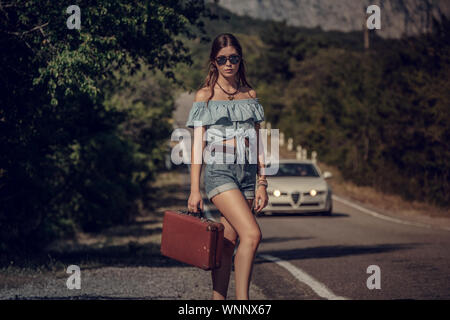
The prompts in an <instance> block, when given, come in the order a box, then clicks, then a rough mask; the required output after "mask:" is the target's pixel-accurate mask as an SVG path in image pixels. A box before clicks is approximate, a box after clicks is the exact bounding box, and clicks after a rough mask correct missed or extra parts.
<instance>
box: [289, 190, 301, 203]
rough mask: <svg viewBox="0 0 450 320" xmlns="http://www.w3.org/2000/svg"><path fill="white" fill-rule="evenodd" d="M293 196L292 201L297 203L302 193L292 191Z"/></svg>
mask: <svg viewBox="0 0 450 320" xmlns="http://www.w3.org/2000/svg"><path fill="white" fill-rule="evenodd" d="M291 198H292V201H294V203H297V202H298V199H299V198H300V193H299V192H292V193H291Z"/></svg>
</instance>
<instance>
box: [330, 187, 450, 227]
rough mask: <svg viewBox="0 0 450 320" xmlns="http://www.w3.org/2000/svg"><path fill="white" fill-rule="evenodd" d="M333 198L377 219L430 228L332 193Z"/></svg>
mask: <svg viewBox="0 0 450 320" xmlns="http://www.w3.org/2000/svg"><path fill="white" fill-rule="evenodd" d="M333 200H337V201H340V202H342V203H344V204H346V205H348V206H350V207H353V208H355V209H358V210H359V211H361V212H364V213H367V214H370V215H371V216H373V217H376V218H379V219H383V220H386V221H390V222H395V223H400V224H405V225H410V226H416V227H422V228H428V229H430V228H431V226H430V225H427V224H423V223H418V222H410V221H404V220H400V219H396V218H392V217H388V216H385V215H383V214H380V213H377V212H375V211H372V210H369V209H367V208H364V207H362V206H360V205H357V204H355V203H352V202H350V201H348V200H345V199H343V198H341V197H339V196H337V195H334V194H333ZM439 229H443V230H447V231H450V228H446V227H440V228H439Z"/></svg>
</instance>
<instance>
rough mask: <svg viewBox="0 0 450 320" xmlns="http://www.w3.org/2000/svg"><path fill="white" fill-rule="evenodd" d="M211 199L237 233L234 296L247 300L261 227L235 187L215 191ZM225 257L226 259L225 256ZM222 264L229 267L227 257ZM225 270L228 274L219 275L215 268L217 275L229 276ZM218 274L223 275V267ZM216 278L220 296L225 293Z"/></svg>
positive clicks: (247, 203)
mask: <svg viewBox="0 0 450 320" xmlns="http://www.w3.org/2000/svg"><path fill="white" fill-rule="evenodd" d="M211 200H212V202H213V203H214V205H215V206H216V207H217V209H219V211H220V212H221V213H222V215H223V216H224V217H225V218H226V221H227V222H228V223H229V225H230V226H231V227H232V228H233V229H234V231H235V233H236V234H237V235H238V236H239V246H238V249H237V252H236V256H235V259H234V266H235V279H236V299H238V300H248V291H249V286H250V278H251V273H252V268H253V261H254V257H255V253H256V250H257V249H258V245H259V242H260V240H261V230H260V228H259V226H258V223H257V222H256V219H255V217H254V216H253V214H252V212H251V210H250V206H249V203H250V204H251V203H252V202H251V201H250V200H248V201H246V200H245V198H244V197H243V195H242V193H241V191H239V190H238V189H232V190H228V191H225V192H222V193H219V194H218V195H216V196H214V197H213V198H212V199H211ZM230 251H231V250H230ZM226 259H227V260H228V259H229V258H228V256H227V258H226ZM226 268H231V261H230V265H229V267H228V266H227V267H226ZM224 270H225V268H224ZM227 273H228V276H223V277H219V275H220V274H221V273H220V271H219V272H218V276H217V278H220V279H221V280H226V279H228V280H229V270H228V271H227ZM222 275H225V271H224V273H223V274H222ZM220 279H219V283H217V282H215V283H216V285H217V286H216V288H217V289H218V290H221V293H219V292H216V293H219V294H220V295H221V296H222V297H223V298H224V297H226V293H225V294H222V293H224V292H223V290H224V286H223V283H222V282H221V281H220ZM213 283H214V280H213ZM219 284H220V285H219ZM227 287H228V285H227ZM218 298H220V297H218Z"/></svg>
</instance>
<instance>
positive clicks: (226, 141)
mask: <svg viewBox="0 0 450 320" xmlns="http://www.w3.org/2000/svg"><path fill="white" fill-rule="evenodd" d="M235 140H236V138H235V137H233V138H231V139H228V140H223V144H227V145H230V146H233V147H236V142H235ZM244 141H245V145H246V146H247V147H248V144H249V142H248V138H245V139H244Z"/></svg>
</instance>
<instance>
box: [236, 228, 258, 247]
mask: <svg viewBox="0 0 450 320" xmlns="http://www.w3.org/2000/svg"><path fill="white" fill-rule="evenodd" d="M261 239H262V234H261V230H254V231H251V232H248V233H247V234H246V235H245V236H244V237H242V239H241V242H243V243H245V244H247V245H249V246H250V247H251V248H252V249H256V248H257V247H258V245H259V243H260V242H261Z"/></svg>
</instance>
